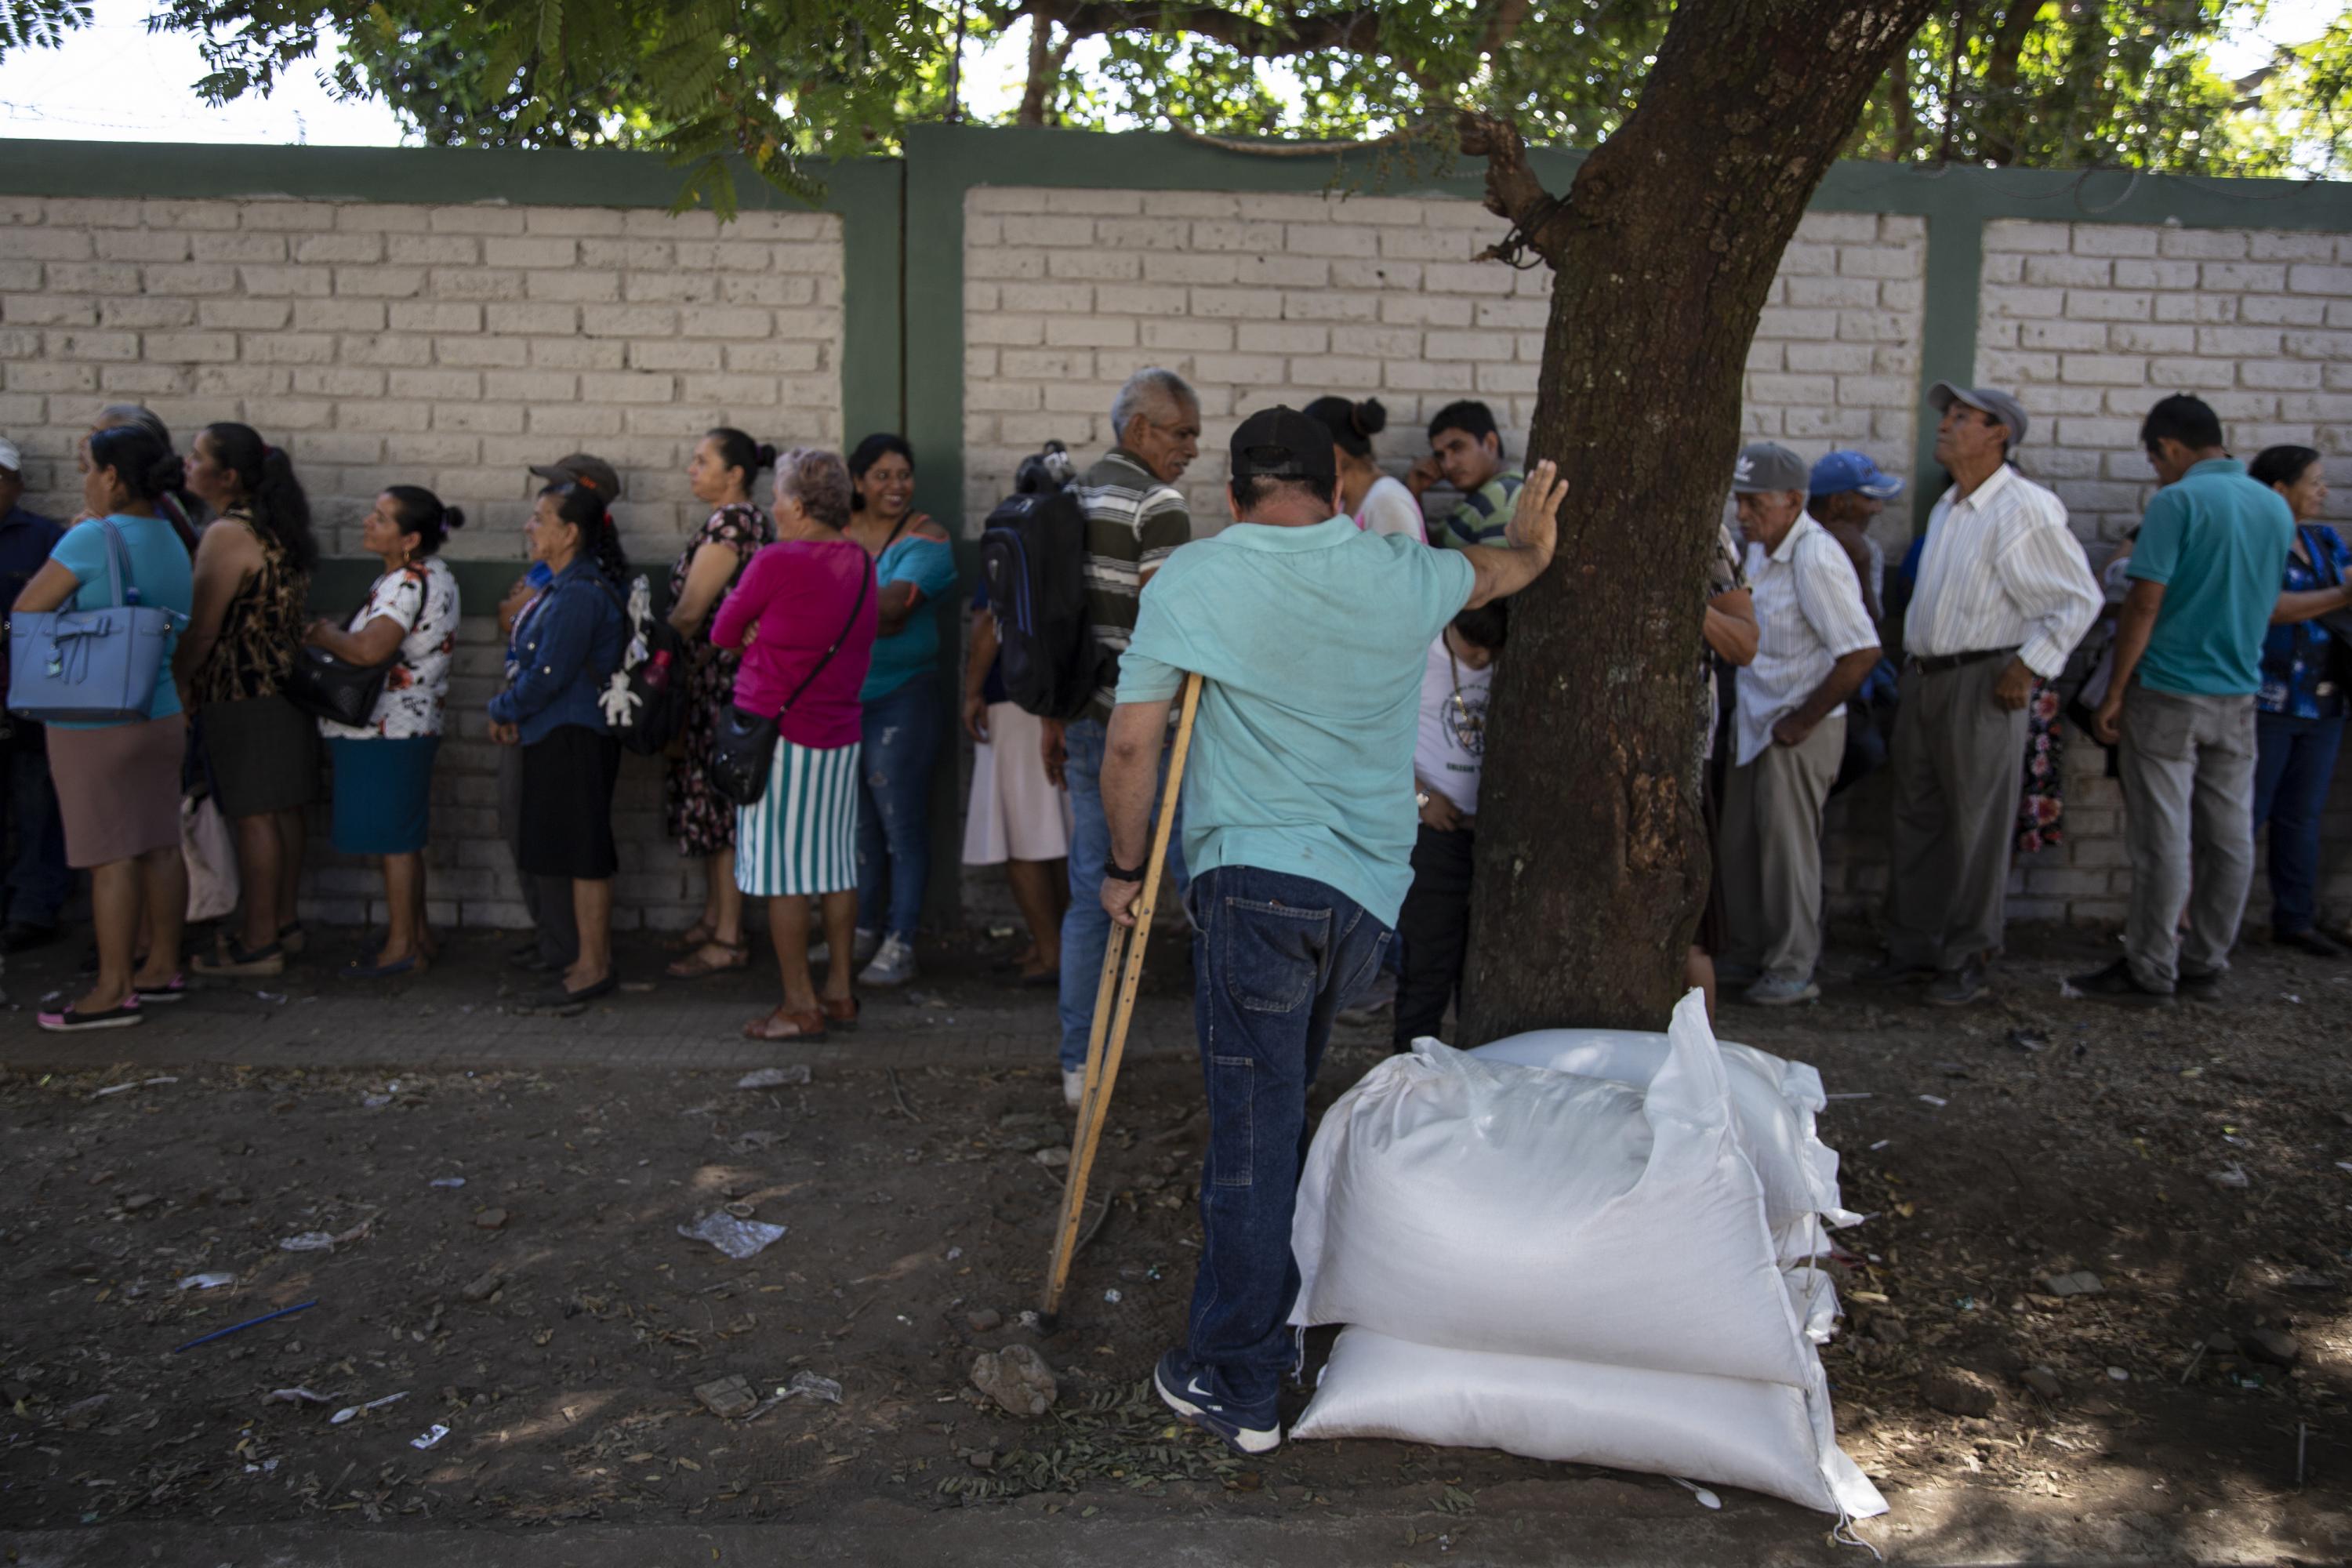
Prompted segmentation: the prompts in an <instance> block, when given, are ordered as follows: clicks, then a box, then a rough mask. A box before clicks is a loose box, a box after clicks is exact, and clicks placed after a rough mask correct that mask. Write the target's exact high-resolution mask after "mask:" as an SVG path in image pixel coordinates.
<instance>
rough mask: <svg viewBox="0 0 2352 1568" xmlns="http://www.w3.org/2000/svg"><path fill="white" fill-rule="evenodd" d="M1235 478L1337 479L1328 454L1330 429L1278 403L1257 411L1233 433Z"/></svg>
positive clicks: (1324, 481)
mask: <svg viewBox="0 0 2352 1568" xmlns="http://www.w3.org/2000/svg"><path fill="white" fill-rule="evenodd" d="M1231 450H1232V454H1233V468H1234V479H1313V480H1315V481H1317V482H1318V483H1322V484H1330V483H1332V482H1334V481H1335V480H1337V479H1339V463H1338V461H1337V459H1336V458H1334V457H1333V456H1332V452H1331V427H1330V426H1328V425H1326V424H1324V423H1323V421H1321V420H1320V419H1313V418H1309V417H1308V416H1306V415H1304V414H1301V413H1300V412H1299V411H1298V410H1297V409H1296V408H1290V407H1286V406H1284V405H1280V404H1277V405H1275V406H1274V407H1272V408H1261V409H1259V410H1258V411H1257V412H1256V413H1255V414H1253V415H1251V416H1249V417H1248V418H1246V419H1244V420H1243V421H1242V423H1241V428H1240V429H1238V430H1235V431H1234V439H1233V446H1232V448H1231Z"/></svg>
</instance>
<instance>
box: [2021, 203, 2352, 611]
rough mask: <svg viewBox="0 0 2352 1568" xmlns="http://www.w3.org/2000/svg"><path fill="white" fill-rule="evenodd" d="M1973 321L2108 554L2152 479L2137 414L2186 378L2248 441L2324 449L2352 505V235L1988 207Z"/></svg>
mask: <svg viewBox="0 0 2352 1568" xmlns="http://www.w3.org/2000/svg"><path fill="white" fill-rule="evenodd" d="M2249 216H2259V212H2258V211H2257V212H2255V213H2251V214H2250V215H2249ZM1977 334H1978V335H1977V343H1978V348H1977V373H1978V374H1979V377H1981V378H1982V379H1983V381H1985V382H1986V383H1988V384H1991V385H1995V386H2003V387H2009V388H2011V389H2013V390H2014V391H2015V392H2016V394H2017V395H2018V397H2019V399H2020V400H2021V402H2022V403H2023V404H2024V405H2025V409H2026V412H2027V413H2028V414H2029V415H2030V416H2032V418H2033V419H2034V420H2035V421H2036V425H2037V427H2036V428H2035V429H2034V430H2033V432H2032V435H2031V437H2030V438H2029V439H2028V442H2027V444H2026V447H2025V449H2024V452H2023V453H2022V454H2021V466H2022V467H2023V468H2024V469H2025V470H2026V471H2027V472H2028V473H2030V474H2032V475H2033V476H2034V477H2035V478H2037V479H2042V481H2043V482H2044V483H2046V484H2048V485H2050V486H2051V487H2052V488H2053V489H2055V490H2056V491H2057V492H2058V495H2059V498H2060V499H2061V500H2064V501H2065V503H2066V506H2067V510H2068V511H2069V512H2070V513H2071V515H2072V517H2073V521H2074V529H2075V531H2076V532H2077V533H2079V534H2081V535H2082V537H2083V538H2084V540H2085V541H2086V542H2090V543H2091V544H2092V546H2093V549H2092V555H2093V563H2094V564H2096V563H2098V561H2099V560H2101V559H2104V557H2105V550H2104V549H2102V548H2100V547H2101V546H2102V545H2106V546H2112V545H2113V544H2114V543H2115V542H2116V541H2118V540H2120V539H2121V538H2122V537H2123V533H2124V531H2125V530H2126V529H2127V528H2130V527H2131V526H2133V525H2134V524H2135V523H2137V521H2139V517H2140V513H2141V511H2142V510H2144V509H2145V508H2146V506H2147V500H2148V497H2149V496H2150V495H2152V494H2154V493H2155V489H2156V481H2155V478H2154V476H2153V475H2152V474H2151V473H2150V471H2149V469H2148V466H2147V458H2146V456H2145V455H2143V453H2142V452H2141V450H2140V445H2139V422H2140V420H2141V418H2142V417H2143V416H2145V415H2146V414H2147V410H2148V407H2149V405H2151V404H2153V403H2155V402H2156V400H2157V399H2158V398H2159V397H2163V396H2165V395H2168V394H2170V393H2175V392H2188V393H2194V394H2195V395H2197V396H2199V397H2201V398H2203V399H2204V400H2205V401H2206V402H2208V403H2210V404H2211V405H2213V409H2214V411H2215V412H2216V413H2218V414H2220V415H2221V421H2222V427H2223V431H2224V433H2225V434H2226V435H2227V436H2228V437H2229V441H2230V448H2231V451H2233V452H2235V453H2236V454H2237V455H2238V456H2239V457H2241V458H2252V457H2253V455H2254V454H2255V453H2256V452H2259V451H2260V450H2261V449H2262V448H2263V447H2269V446H2274V445H2278V444H2281V443H2290V444H2293V445H2295V446H2302V447H2316V448H2317V449H2318V450H2319V451H2321V452H2322V453H2325V454H2326V456H2327V459H2328V464H2327V472H2328V479H2329V482H2330V484H2331V485H2332V486H2333V488H2334V490H2335V502H2334V508H2333V511H2334V515H2335V517H2336V519H2338V520H2339V521H2340V520H2346V519H2352V235H2343V234H2307V233H2284V232H2278V231H2270V230H2261V229H2252V230H2243V229H2226V230H2224V229H2189V228H2167V227H2161V226H2133V225H2119V224H2090V223H2084V224H2064V223H2029V222H2022V221H2008V222H2000V223H1994V224H1990V225H1988V226H1986V229H1985V257H1984V282H1983V291H1982V296H1981V300H1980V309H1979V321H1978V327H1977Z"/></svg>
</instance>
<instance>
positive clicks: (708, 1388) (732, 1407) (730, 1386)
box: [694, 1376, 760, 1421]
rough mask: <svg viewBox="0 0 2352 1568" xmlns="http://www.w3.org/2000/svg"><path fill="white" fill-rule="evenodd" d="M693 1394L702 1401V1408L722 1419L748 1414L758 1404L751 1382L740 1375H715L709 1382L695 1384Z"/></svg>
mask: <svg viewBox="0 0 2352 1568" xmlns="http://www.w3.org/2000/svg"><path fill="white" fill-rule="evenodd" d="M694 1396H695V1397H696V1398H697V1399H699V1400H700V1401H702V1404H703V1408H705V1409H707V1410H709V1412H710V1414H712V1415H716V1416H719V1417H720V1418H721V1419H723V1420H730V1421H731V1420H733V1419H734V1418H735V1417H737V1416H739V1415H750V1414H751V1412H752V1411H754V1410H756V1409H758V1408H759V1405H760V1399H759V1395H757V1394H753V1393H752V1392H751V1384H750V1383H749V1382H747V1381H745V1380H744V1379H743V1378H741V1377H740V1376H738V1377H717V1378H713V1379H711V1380H710V1381H709V1383H699V1384H695V1388H694Z"/></svg>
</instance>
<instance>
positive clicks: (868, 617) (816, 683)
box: [710, 448, 876, 1040]
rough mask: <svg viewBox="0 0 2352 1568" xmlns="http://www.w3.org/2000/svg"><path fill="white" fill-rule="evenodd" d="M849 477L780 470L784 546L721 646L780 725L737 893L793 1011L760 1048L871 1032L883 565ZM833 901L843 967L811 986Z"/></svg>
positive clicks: (733, 607) (786, 1008) (764, 564)
mask: <svg viewBox="0 0 2352 1568" xmlns="http://www.w3.org/2000/svg"><path fill="white" fill-rule="evenodd" d="M849 494H850V490H849V468H848V467H847V465H846V464H845V463H843V461H842V460H841V456H840V454H839V453H836V452H820V451H813V450H809V449H807V448H796V449H794V450H793V451H789V452H785V453H783V454H782V455H780V456H779V457H778V458H776V506H775V519H776V542H775V543H773V544H771V545H769V546H767V547H766V548H765V549H763V550H761V552H759V553H758V554H757V555H754V556H753V557H751V565H750V566H748V567H747V568H745V569H744V573H743V578H742V581H741V582H740V583H739V584H736V587H735V591H734V592H733V593H732V594H730V595H728V598H727V602H726V603H725V604H723V605H720V606H719V614H718V616H717V617H716V618H715V619H714V620H713V621H712V622H711V626H710V640H711V642H712V643H713V644H714V645H716V646H717V647H722V648H740V649H742V650H743V662H742V666H741V668H740V669H739V670H738V671H737V673H736V676H735V706H737V707H738V708H740V709H742V710H744V711H745V712H747V713H754V714H757V715H759V716H760V717H761V718H767V717H768V716H770V715H774V716H775V717H776V720H777V729H778V731H779V737H778V739H777V742H776V753H775V761H774V762H773V763H772V764H771V771H770V773H769V774H768V787H767V789H766V791H765V792H764V793H762V794H761V796H760V799H759V801H758V803H757V804H755V805H746V806H739V807H738V808H737V809H736V817H735V885H736V886H737V887H739V888H740V889H742V890H743V894H744V896H745V897H746V898H758V899H765V900H768V934H769V938H770V940H771V941H772V942H774V943H775V945H776V963H777V965H778V967H780V968H781V969H782V971H783V978H784V1000H783V1005H782V1006H780V1007H778V1008H777V1009H776V1010H775V1011H774V1012H772V1013H769V1014H767V1015H765V1016H761V1017H758V1018H754V1019H752V1020H751V1022H750V1023H748V1024H746V1025H744V1026H743V1034H744V1036H745V1037H746V1038H749V1039H754V1040H821V1039H823V1038H824V1036H825V1030H826V1028H827V1026H832V1027H835V1028H839V1029H853V1028H856V1026H857V998H856V996H855V995H854V994H852V993H851V989H850V978H851V976H852V974H853V973H855V972H856V965H855V964H854V963H851V949H852V947H853V945H854V941H853V933H854V931H856V924H857V756H858V733H859V731H858V725H859V718H860V713H859V709H858V703H857V690H858V688H859V687H860V686H862V685H864V684H865V682H866V667H867V666H868V665H869V664H870V663H871V662H872V661H873V658H874V632H875V624H876V606H875V594H874V564H873V562H872V560H871V559H870V558H869V557H868V556H867V555H866V551H865V549H864V547H863V546H861V545H859V544H857V543H856V542H854V541H852V540H848V539H845V538H844V537H843V536H842V528H843V525H844V524H845V523H847V522H848V521H849ZM813 898H814V899H821V900H823V908H824V931H825V938H826V940H827V942H829V944H830V945H831V948H832V963H831V964H830V965H829V966H828V969H827V973H826V975H825V983H824V994H823V995H822V996H820V995H819V994H817V991H816V988H815V985H814V981H813V980H812V978H811V976H810V974H809V959H808V938H809V900H811V899H813Z"/></svg>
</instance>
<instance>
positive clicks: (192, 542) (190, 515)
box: [89, 403, 205, 556]
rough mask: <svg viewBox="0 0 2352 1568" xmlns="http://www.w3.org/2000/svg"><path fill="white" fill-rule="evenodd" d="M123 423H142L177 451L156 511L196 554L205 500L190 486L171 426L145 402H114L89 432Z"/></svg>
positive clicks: (166, 444)
mask: <svg viewBox="0 0 2352 1568" xmlns="http://www.w3.org/2000/svg"><path fill="white" fill-rule="evenodd" d="M123 425H136V426H139V427H140V428H141V429H142V430H144V431H146V432H147V433H148V434H149V435H151V436H152V437H155V439H157V440H158V441H161V442H162V443H163V449H164V450H165V451H167V452H171V453H172V454H173V457H172V488H171V489H167V490H165V491H164V492H163V494H162V495H159V496H157V497H156V498H155V515H156V516H157V517H160V518H162V519H163V521H165V522H168V523H170V524H171V525H172V531H173V533H176V534H178V535H179V536H180V543H181V545H182V547H183V548H184V549H185V550H186V551H187V552H188V553H189V554H190V555H192V556H193V555H194V554H195V552H196V540H197V536H198V534H199V533H200V532H201V531H200V530H199V529H198V528H197V527H196V519H197V518H198V517H199V516H201V515H202V514H203V512H204V505H205V503H204V502H202V501H200V500H197V499H196V498H195V495H194V493H193V492H192V491H190V490H189V489H188V476H187V471H186V469H185V468H184V467H183V465H182V464H181V462H180V458H179V455H178V452H177V450H176V449H175V448H174V447H173V445H172V431H171V428H170V426H166V425H165V424H164V423H163V416H162V415H160V414H157V413H156V412H155V411H154V410H153V409H152V408H150V407H148V406H147V405H145V404H143V403H110V404H108V405H106V406H105V407H103V408H101V409H100V410H99V411H98V419H97V421H96V423H94V424H92V425H91V426H90V427H89V433H90V434H91V435H93V436H95V435H97V434H98V433H99V432H100V430H111V429H114V428H116V427H117V426H123Z"/></svg>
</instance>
